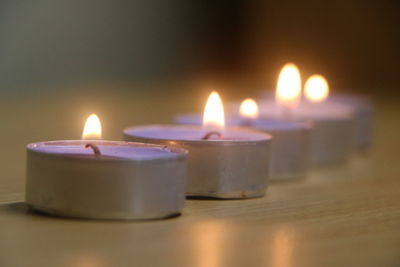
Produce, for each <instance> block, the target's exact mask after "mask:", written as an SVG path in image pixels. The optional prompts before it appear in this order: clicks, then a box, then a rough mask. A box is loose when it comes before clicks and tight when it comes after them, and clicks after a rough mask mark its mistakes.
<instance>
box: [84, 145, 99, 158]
mask: <svg viewBox="0 0 400 267" xmlns="http://www.w3.org/2000/svg"><path fill="white" fill-rule="evenodd" d="M89 147H90V148H91V149H93V152H94V155H95V156H96V157H100V156H101V152H100V149H99V147H98V146H96V145H94V144H90V143H89V144H86V145H85V148H89Z"/></svg>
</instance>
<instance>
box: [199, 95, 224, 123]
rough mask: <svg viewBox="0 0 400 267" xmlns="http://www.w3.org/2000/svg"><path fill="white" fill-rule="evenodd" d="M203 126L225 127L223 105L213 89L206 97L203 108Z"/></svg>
mask: <svg viewBox="0 0 400 267" xmlns="http://www.w3.org/2000/svg"><path fill="white" fill-rule="evenodd" d="M203 126H211V127H214V128H215V127H216V128H224V127H225V116H224V106H223V105H222V101H221V98H220V97H219V95H218V93H217V92H215V91H213V92H212V93H211V94H210V96H209V97H208V100H207V104H206V107H205V108H204V115H203Z"/></svg>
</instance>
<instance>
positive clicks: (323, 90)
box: [304, 74, 329, 102]
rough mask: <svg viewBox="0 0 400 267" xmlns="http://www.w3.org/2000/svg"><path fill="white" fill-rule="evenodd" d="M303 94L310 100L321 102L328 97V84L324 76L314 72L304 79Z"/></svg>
mask: <svg viewBox="0 0 400 267" xmlns="http://www.w3.org/2000/svg"><path fill="white" fill-rule="evenodd" d="M304 94H305V96H306V98H307V100H309V101H311V102H322V101H324V100H325V99H327V98H328V94H329V85H328V82H327V81H326V79H325V78H324V76H322V75H318V74H314V75H312V76H311V77H310V78H308V80H307V81H306V84H305V87H304Z"/></svg>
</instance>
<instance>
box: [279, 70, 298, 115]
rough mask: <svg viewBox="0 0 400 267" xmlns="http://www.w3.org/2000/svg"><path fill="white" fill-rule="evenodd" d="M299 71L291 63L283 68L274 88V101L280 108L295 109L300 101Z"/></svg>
mask: <svg viewBox="0 0 400 267" xmlns="http://www.w3.org/2000/svg"><path fill="white" fill-rule="evenodd" d="M300 93H301V77H300V71H299V69H298V68H297V66H296V65H295V64H293V63H288V64H286V65H285V66H283V68H282V70H281V72H280V74H279V78H278V84H277V87H276V101H277V103H279V104H280V105H282V106H285V107H288V108H295V107H296V106H297V105H298V103H299V99H300Z"/></svg>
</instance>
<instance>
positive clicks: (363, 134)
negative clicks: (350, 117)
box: [329, 94, 374, 149]
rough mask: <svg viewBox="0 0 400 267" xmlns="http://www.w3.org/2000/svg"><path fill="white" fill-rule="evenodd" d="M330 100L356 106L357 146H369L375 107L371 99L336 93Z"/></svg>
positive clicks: (364, 147) (362, 147)
mask: <svg viewBox="0 0 400 267" xmlns="http://www.w3.org/2000/svg"><path fill="white" fill-rule="evenodd" d="M329 102H332V103H338V104H343V105H347V106H351V107H353V108H354V110H355V112H354V116H355V143H356V146H357V147H358V148H361V149H366V148H368V147H369V146H370V145H371V143H372V137H373V132H374V129H373V128H374V107H373V105H372V102H371V100H370V99H369V98H368V97H366V96H362V95H351V94H335V95H332V96H330V97H329Z"/></svg>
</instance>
